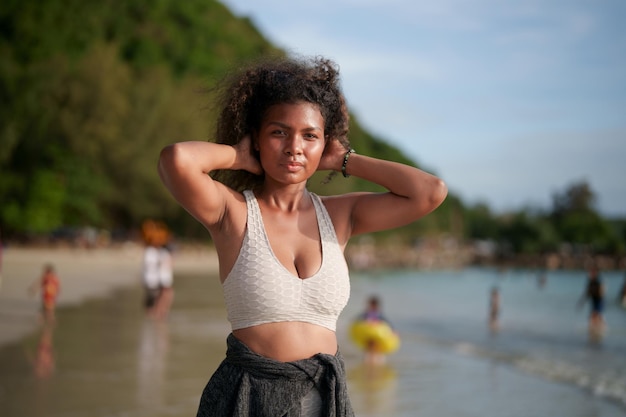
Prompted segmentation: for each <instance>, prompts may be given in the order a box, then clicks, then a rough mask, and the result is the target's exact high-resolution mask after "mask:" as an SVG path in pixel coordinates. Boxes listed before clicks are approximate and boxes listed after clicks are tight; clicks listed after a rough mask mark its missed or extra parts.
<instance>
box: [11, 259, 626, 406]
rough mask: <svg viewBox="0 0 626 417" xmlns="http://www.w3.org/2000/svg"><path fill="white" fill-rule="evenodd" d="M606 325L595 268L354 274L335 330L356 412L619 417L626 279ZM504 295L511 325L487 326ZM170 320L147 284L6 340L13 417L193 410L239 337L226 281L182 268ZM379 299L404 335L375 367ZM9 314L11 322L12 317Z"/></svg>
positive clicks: (505, 319) (611, 295) (614, 286)
mask: <svg viewBox="0 0 626 417" xmlns="http://www.w3.org/2000/svg"><path fill="white" fill-rule="evenodd" d="M602 278H603V280H604V283H605V285H606V292H607V308H606V321H607V325H608V330H607V332H606V334H605V335H604V336H603V337H602V338H601V339H594V340H590V339H589V337H588V335H587V317H588V309H587V307H586V306H585V307H584V308H578V307H577V301H578V299H579V297H580V295H581V294H582V292H583V290H584V286H585V280H586V276H585V273H584V271H572V272H561V271H558V272H548V274H547V282H546V284H545V286H543V287H541V286H539V285H538V284H537V273H536V272H535V271H516V270H512V271H497V270H491V269H486V268H476V269H464V270H458V271H407V270H398V271H376V272H374V271H372V272H354V273H352V278H351V283H352V293H351V298H350V301H349V303H348V306H347V307H346V309H345V310H344V312H343V313H342V315H341V317H340V319H339V323H338V328H337V332H338V333H337V334H338V339H339V347H340V350H341V351H342V354H343V355H344V357H345V360H346V372H347V375H348V387H349V391H350V396H351V400H352V404H353V406H354V409H355V411H356V414H357V416H360V417H369V416H390V417H410V416H428V417H444V416H445V417H447V416H455V417H533V416H537V417H560V416H563V417H614V416H624V415H626V407H625V406H624V401H625V398H626V395H625V393H626V383H625V375H626V368H625V366H626V360H625V358H624V354H625V353H626V334H625V331H624V330H625V323H626V310H622V309H621V307H619V306H618V305H617V303H615V302H613V300H614V299H615V296H616V294H617V291H618V289H619V287H620V286H621V284H622V276H621V274H620V273H618V272H604V273H603V274H602ZM493 286H498V288H499V290H500V294H501V308H502V311H501V316H500V330H499V331H498V332H497V333H493V332H491V331H490V330H489V326H488V323H487V315H488V300H489V292H490V290H491V288H492V287H493ZM174 287H175V291H176V293H175V300H174V305H173V308H172V312H171V314H170V317H169V318H168V319H167V320H165V321H163V322H155V321H153V320H151V319H148V318H146V316H145V314H144V311H143V308H142V302H143V293H142V289H141V287H140V286H139V285H137V286H135V287H132V288H127V289H125V290H123V291H118V292H116V293H115V294H113V295H112V296H111V297H108V298H103V299H99V300H91V301H89V302H86V303H84V304H83V305H80V306H75V307H71V308H63V309H60V310H59V311H58V314H57V323H56V324H55V326H53V327H51V328H48V329H46V328H43V327H42V328H41V329H40V331H38V332H36V333H35V334H33V335H31V336H30V337H27V338H26V339H24V340H22V341H20V342H17V343H13V344H11V345H8V346H3V347H1V348H0V416H2V417H39V416H45V417H82V416H89V417H143V416H150V417H155V416H157V417H158V416H173V417H178V416H180V417H183V416H192V415H195V411H196V408H197V404H198V400H199V397H200V394H201V392H202V389H203V388H204V385H205V384H206V382H207V381H208V379H209V377H210V375H211V374H212V373H213V372H214V371H215V369H216V368H217V366H218V365H219V363H220V361H221V360H222V359H223V357H224V354H225V349H226V345H225V339H226V336H227V334H228V332H229V325H228V322H227V321H226V315H225V312H224V305H223V300H222V294H221V287H220V285H219V281H218V279H217V277H215V276H209V275H177V276H176V277H175V283H174ZM372 294H376V295H378V296H379V297H380V299H381V301H382V307H383V310H384V313H385V314H386V316H387V317H388V318H389V319H390V320H391V322H392V324H393V326H394V328H395V329H396V330H397V331H398V333H399V334H400V336H401V338H402V344H401V347H400V349H399V350H398V351H397V352H395V353H394V354H392V355H390V356H389V357H388V358H387V360H386V362H385V363H383V364H379V365H376V366H371V365H368V364H366V363H365V362H364V361H363V354H362V352H360V351H359V350H358V348H357V347H356V346H355V345H354V344H353V343H352V342H351V340H350V337H349V326H350V324H351V322H352V320H353V319H354V318H355V317H356V316H357V315H358V314H359V313H360V312H361V311H362V309H363V308H364V307H365V303H366V300H367V297H368V296H369V295H372ZM3 319H10V318H3Z"/></svg>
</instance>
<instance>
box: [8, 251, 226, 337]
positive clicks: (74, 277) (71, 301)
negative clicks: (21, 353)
mask: <svg viewBox="0 0 626 417" xmlns="http://www.w3.org/2000/svg"><path fill="white" fill-rule="evenodd" d="M142 262H143V246H142V245H140V244H136V243H127V244H124V245H120V246H118V247H110V248H96V249H85V248H67V247H64V248H28V247H19V246H9V247H5V248H3V252H2V269H1V275H0V346H4V345H6V344H10V343H13V342H17V341H19V340H21V339H23V338H24V337H26V336H28V335H29V334H31V333H32V332H34V331H36V329H37V328H38V326H40V324H41V323H40V314H39V313H40V308H39V306H40V294H39V293H36V294H34V295H31V294H29V291H28V288H29V287H30V286H31V285H32V284H33V282H36V281H37V280H39V278H40V277H41V274H42V271H43V267H44V265H45V264H48V263H49V264H52V265H53V266H54V268H55V271H56V273H57V275H58V277H59V280H60V282H61V287H60V293H59V298H58V300H57V308H63V307H66V306H70V305H76V304H80V303H82V302H84V301H86V300H88V299H92V298H103V297H107V296H109V295H110V294H111V293H113V292H114V291H115V290H117V289H120V288H125V287H131V286H135V285H137V286H138V285H141V269H142ZM217 270H218V262H217V255H216V254H215V251H214V250H213V249H212V248H211V247H209V246H204V247H200V246H197V247H193V248H180V249H178V250H176V251H175V252H174V275H175V276H176V274H179V273H194V272H198V273H207V274H209V273H212V272H216V271H217Z"/></svg>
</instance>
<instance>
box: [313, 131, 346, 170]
mask: <svg viewBox="0 0 626 417" xmlns="http://www.w3.org/2000/svg"><path fill="white" fill-rule="evenodd" d="M346 152H348V150H347V149H346V148H345V147H344V146H343V145H342V144H341V142H339V141H338V140H337V139H330V141H329V142H328V144H327V145H326V149H324V153H323V154H322V159H320V164H319V166H318V167H317V170H318V171H327V170H333V171H340V170H341V166H342V165H343V158H344V156H345V155H346Z"/></svg>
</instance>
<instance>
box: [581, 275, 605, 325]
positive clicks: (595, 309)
mask: <svg viewBox="0 0 626 417" xmlns="http://www.w3.org/2000/svg"><path fill="white" fill-rule="evenodd" d="M587 300H589V302H590V307H591V310H590V314H589V331H590V332H591V333H598V332H602V331H603V330H604V327H605V322H604V285H603V284H602V280H601V278H600V271H599V269H598V267H597V266H595V265H594V266H592V267H591V268H590V269H589V273H588V280H587V285H586V287H585V291H584V292H583V294H582V296H581V297H580V300H579V302H578V303H579V305H582V304H583V303H584V302H585V301H587Z"/></svg>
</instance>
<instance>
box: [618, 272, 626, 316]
mask: <svg viewBox="0 0 626 417" xmlns="http://www.w3.org/2000/svg"><path fill="white" fill-rule="evenodd" d="M617 302H618V303H619V304H620V305H621V306H622V307H624V308H626V274H625V275H624V283H623V284H622V288H621V289H620V291H619V295H618V297H617Z"/></svg>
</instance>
